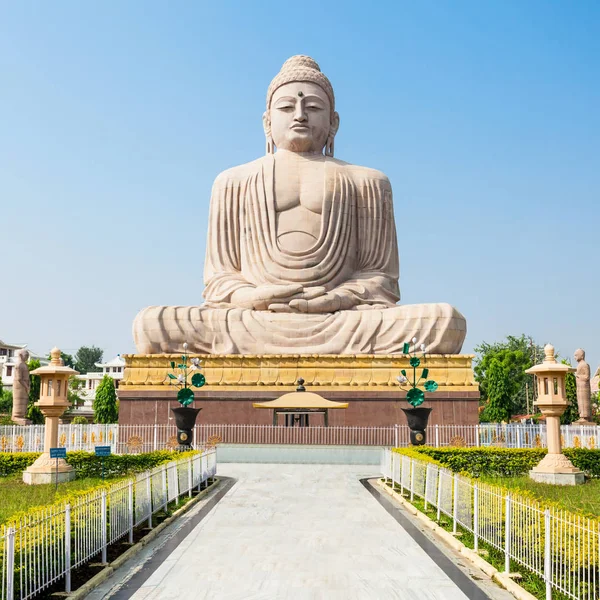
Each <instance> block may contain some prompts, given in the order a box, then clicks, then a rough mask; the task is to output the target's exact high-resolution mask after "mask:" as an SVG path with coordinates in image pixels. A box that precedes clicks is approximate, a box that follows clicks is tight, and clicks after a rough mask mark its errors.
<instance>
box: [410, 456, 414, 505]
mask: <svg viewBox="0 0 600 600" xmlns="http://www.w3.org/2000/svg"><path fill="white" fill-rule="evenodd" d="M414 498H415V461H414V460H413V459H412V458H411V459H410V501H411V502H412V501H413V500H414Z"/></svg>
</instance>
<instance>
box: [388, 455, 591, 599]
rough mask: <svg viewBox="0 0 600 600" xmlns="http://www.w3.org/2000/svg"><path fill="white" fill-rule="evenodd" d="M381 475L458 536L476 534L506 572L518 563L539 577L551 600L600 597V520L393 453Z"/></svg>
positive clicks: (475, 541)
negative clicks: (554, 598)
mask: <svg viewBox="0 0 600 600" xmlns="http://www.w3.org/2000/svg"><path fill="white" fill-rule="evenodd" d="M381 472H382V474H383V476H384V477H385V478H386V479H387V480H388V481H391V483H392V485H393V486H394V488H395V487H396V486H398V487H399V488H400V490H401V492H402V493H403V494H405V495H407V496H409V497H410V498H411V500H412V499H414V497H415V496H417V497H419V498H421V499H422V500H423V502H424V504H425V508H426V509H427V507H429V508H433V509H435V510H436V511H437V519H438V521H439V520H440V518H441V517H442V515H445V517H446V518H447V519H448V520H449V521H450V522H452V528H453V532H454V533H456V532H457V530H458V527H460V528H462V529H463V530H465V531H467V532H470V533H471V534H472V535H473V539H474V549H475V550H476V551H477V550H478V549H479V546H480V544H481V543H482V542H485V543H486V544H488V545H489V546H490V547H492V548H495V549H496V550H497V551H499V552H500V553H501V554H502V555H503V559H504V571H505V572H506V573H509V572H510V569H511V561H512V562H513V563H517V564H518V565H521V566H523V567H524V568H526V569H528V570H530V571H531V572H533V573H535V574H536V575H538V576H539V577H540V578H541V579H542V580H543V582H544V583H545V587H546V599H547V600H551V598H552V591H553V590H558V591H559V592H561V593H562V594H565V595H566V596H568V597H569V598H575V599H581V600H583V599H588V600H593V599H596V598H600V523H599V522H598V521H595V520H592V519H587V518H584V517H581V516H579V515H575V514H573V513H570V512H568V511H566V510H558V509H556V508H546V507H544V505H543V504H542V503H540V502H538V501H535V500H530V499H528V498H524V497H520V496H519V495H518V494H514V495H513V494H510V493H508V492H507V491H505V490H503V489H502V488H500V487H497V486H493V485H488V484H485V483H481V482H477V481H476V480H473V479H470V478H468V477H463V476H461V475H459V474H457V473H453V472H452V471H450V470H448V469H445V468H443V467H439V466H437V465H435V464H432V463H428V462H425V461H421V460H417V459H413V458H409V457H408V456H403V455H401V454H399V453H397V452H393V451H390V450H389V449H385V450H383V452H382V462H381Z"/></svg>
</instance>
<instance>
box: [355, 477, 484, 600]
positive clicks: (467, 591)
mask: <svg viewBox="0 0 600 600" xmlns="http://www.w3.org/2000/svg"><path fill="white" fill-rule="evenodd" d="M370 479H372V478H371V477H366V478H364V479H361V480H360V482H361V483H362V484H363V485H364V486H365V488H367V490H368V491H369V492H370V493H371V495H372V496H373V497H374V498H375V499H376V500H377V501H378V502H379V504H381V505H382V506H383V508H385V510H386V511H387V512H388V513H389V514H390V515H391V516H392V517H393V518H394V519H395V520H396V521H397V522H398V523H399V524H400V526H401V527H402V528H403V529H404V530H405V531H406V533H408V535H410V537H411V538H412V539H413V540H414V541H415V542H417V544H419V546H420V547H421V548H422V549H423V550H424V551H425V553H426V554H427V555H429V557H430V558H431V559H432V560H433V562H435V564H436V565H437V566H438V567H439V568H440V569H441V570H442V571H443V572H444V573H445V574H446V575H447V576H448V577H449V578H450V580H451V581H452V582H453V583H454V584H455V585H456V586H457V587H458V588H459V589H460V591H461V592H462V593H463V594H464V595H465V596H466V597H467V598H469V600H491V599H490V597H489V596H488V595H487V594H486V593H485V592H484V591H483V590H482V589H481V588H480V587H479V586H478V585H477V584H476V583H475V582H474V581H473V580H472V579H470V578H469V577H468V576H467V575H465V573H463V572H462V571H461V570H460V569H459V568H458V567H457V566H456V565H455V564H454V563H453V562H452V561H451V560H450V559H449V558H448V557H447V556H446V555H445V554H444V553H443V552H442V551H441V550H440V549H439V548H438V546H436V545H435V544H434V543H433V542H432V541H431V540H430V539H429V538H427V537H426V536H425V535H424V534H423V533H422V532H421V531H419V529H418V528H417V527H416V526H415V525H414V524H413V523H412V522H411V521H410V520H409V519H408V518H407V517H405V516H404V515H403V514H402V512H400V511H399V510H398V506H396V505H395V504H394V503H393V502H392V501H391V500H390V499H389V498H388V497H386V496H384V495H383V492H382V491H381V490H379V489H377V488H376V487H374V485H373V484H372V483H371V481H370Z"/></svg>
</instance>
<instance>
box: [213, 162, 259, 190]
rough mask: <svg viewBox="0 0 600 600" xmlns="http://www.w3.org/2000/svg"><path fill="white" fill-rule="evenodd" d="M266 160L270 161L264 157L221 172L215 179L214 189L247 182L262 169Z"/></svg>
mask: <svg viewBox="0 0 600 600" xmlns="http://www.w3.org/2000/svg"><path fill="white" fill-rule="evenodd" d="M265 160H268V157H266V156H262V157H261V158H257V159H256V160H253V161H252V162H248V163H244V164H243V165H236V166H235V167H231V168H229V169H226V170H225V171H221V172H220V173H219V174H218V175H217V177H216V178H215V182H214V184H213V185H214V187H223V186H227V185H232V184H235V183H238V182H243V181H246V180H247V179H248V177H250V176H251V175H253V174H254V173H256V172H257V171H258V170H260V169H261V168H262V166H263V165H264V163H265Z"/></svg>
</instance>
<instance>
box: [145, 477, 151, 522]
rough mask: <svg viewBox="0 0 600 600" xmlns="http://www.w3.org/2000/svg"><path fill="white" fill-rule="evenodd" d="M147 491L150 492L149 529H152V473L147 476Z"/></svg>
mask: <svg viewBox="0 0 600 600" xmlns="http://www.w3.org/2000/svg"><path fill="white" fill-rule="evenodd" d="M146 493H147V494H148V529H152V475H151V474H150V473H148V477H146Z"/></svg>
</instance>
